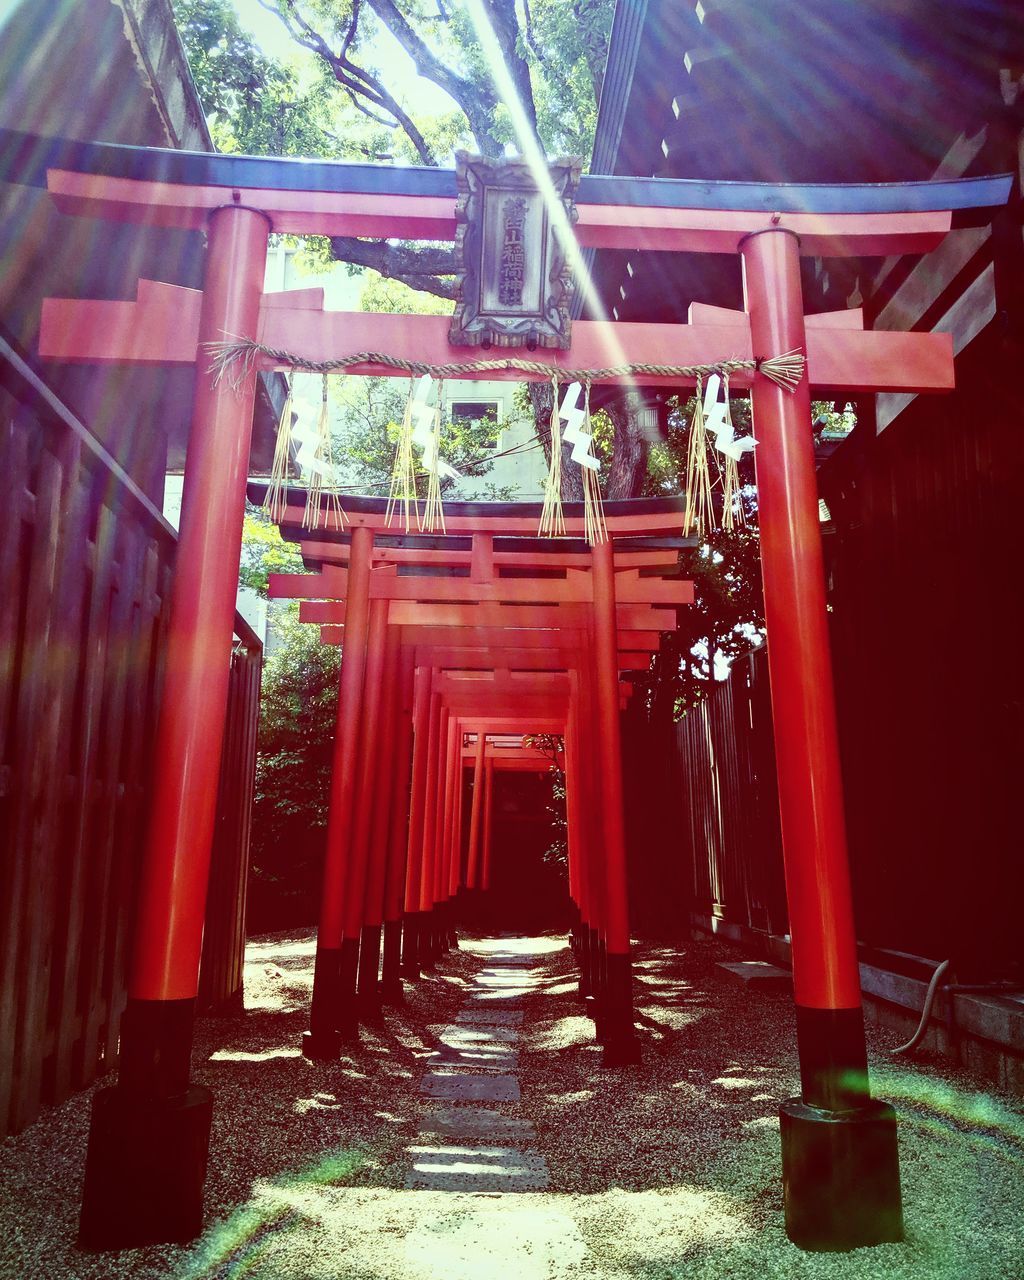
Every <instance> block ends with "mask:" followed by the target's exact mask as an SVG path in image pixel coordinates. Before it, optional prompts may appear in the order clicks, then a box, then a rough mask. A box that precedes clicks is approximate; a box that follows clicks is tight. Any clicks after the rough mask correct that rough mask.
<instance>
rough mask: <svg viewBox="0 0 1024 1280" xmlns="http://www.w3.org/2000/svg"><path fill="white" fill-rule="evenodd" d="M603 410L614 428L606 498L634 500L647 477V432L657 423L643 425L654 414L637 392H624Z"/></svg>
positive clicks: (649, 444)
mask: <svg viewBox="0 0 1024 1280" xmlns="http://www.w3.org/2000/svg"><path fill="white" fill-rule="evenodd" d="M605 410H606V412H607V414H608V416H609V417H610V418H611V420H612V425H613V426H614V428H615V445H614V449H613V451H612V469H611V475H610V476H609V478H608V492H607V494H606V495H605V496H606V497H608V498H611V499H616V498H635V497H637V496H638V494H639V493H640V491H641V489H642V488H643V483H644V478H645V476H646V475H647V455H648V453H649V451H650V447H651V441H650V439H649V438H648V435H647V430H648V429H653V430H654V431H656V430H657V424H656V422H655V424H654V426H653V428H649V427H648V424H647V423H646V422H645V419H646V418H647V417H649V416H652V414H653V411H652V410H650V409H648V408H646V407H645V405H644V401H643V397H642V396H641V395H640V393H639V392H637V391H624V392H622V393H621V394H618V395H616V396H614V397H613V398H612V399H611V400H609V401H608V403H607V404H606V405H605Z"/></svg>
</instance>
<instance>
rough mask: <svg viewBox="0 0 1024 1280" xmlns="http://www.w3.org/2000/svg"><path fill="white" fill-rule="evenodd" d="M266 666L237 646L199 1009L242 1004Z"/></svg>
mask: <svg viewBox="0 0 1024 1280" xmlns="http://www.w3.org/2000/svg"><path fill="white" fill-rule="evenodd" d="M252 639H253V640H255V636H253V637H252ZM262 667H263V651H262V648H261V647H260V645H259V643H258V642H256V643H255V644H253V643H251V642H250V643H248V644H247V643H243V642H239V643H237V644H236V645H235V648H234V652H233V653H232V655H231V684H230V689H229V692H228V718H227V725H226V726H225V731H224V749H223V753H222V755H221V765H220V782H219V786H218V793H217V824H216V827H215V829H214V837H213V857H212V859H211V863H210V888H209V892H208V895H207V902H206V920H207V926H206V932H205V933H204V934H203V961H202V968H201V969H200V973H199V1008H200V1010H206V1009H214V1010H220V1009H224V1008H227V1007H231V1006H233V1005H234V1006H240V1005H241V1002H242V965H243V963H244V960H245V891H246V882H247V880H248V876H249V828H250V821H251V818H252V797H253V785H254V783H255V779H256V730H257V727H258V723H259V710H260V675H261V673H262Z"/></svg>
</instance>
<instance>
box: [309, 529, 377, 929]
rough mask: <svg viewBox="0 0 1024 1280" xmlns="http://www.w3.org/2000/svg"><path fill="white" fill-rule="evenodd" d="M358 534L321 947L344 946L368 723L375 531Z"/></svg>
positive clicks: (322, 904)
mask: <svg viewBox="0 0 1024 1280" xmlns="http://www.w3.org/2000/svg"><path fill="white" fill-rule="evenodd" d="M357 535H358V536H357ZM357 535H356V534H354V535H353V559H352V582H351V584H350V588H349V598H348V621H347V625H346V629H345V630H346V636H345V648H344V652H343V655H342V662H341V679H340V685H339V696H338V716H337V721H336V724H335V730H334V764H333V768H332V771H331V794H330V802H329V806H328V813H327V852H326V856H325V858H324V874H323V892H322V896H321V900H320V927H319V929H318V930H317V946H318V947H329V948H331V949H332V950H333V949H336V948H338V947H340V946H341V941H342V938H343V936H344V933H345V927H346V907H347V901H348V894H349V890H350V886H351V883H352V877H351V871H350V859H351V856H352V854H351V849H352V836H353V827H354V822H355V804H356V788H357V782H358V778H359V734H360V729H361V727H362V707H363V689H364V675H365V671H366V655H367V643H368V633H369V613H370V601H369V577H370V557H371V554H372V550H373V534H372V533H368V531H365V530H358V531H357Z"/></svg>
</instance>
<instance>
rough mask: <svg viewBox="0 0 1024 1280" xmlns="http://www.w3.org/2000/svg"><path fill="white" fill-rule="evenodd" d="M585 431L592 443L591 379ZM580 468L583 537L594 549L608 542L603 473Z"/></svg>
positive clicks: (585, 400) (586, 389) (586, 386)
mask: <svg viewBox="0 0 1024 1280" xmlns="http://www.w3.org/2000/svg"><path fill="white" fill-rule="evenodd" d="M583 431H584V433H585V434H586V435H587V436H589V437H590V439H591V443H592V442H593V437H594V433H593V430H592V429H591V422H590V379H589V378H588V379H587V380H586V382H585V383H584V384H583ZM590 456H593V455H590ZM595 461H597V460H596V459H595ZM580 467H581V470H582V472H583V535H584V537H585V538H586V540H587V542H589V543H590V545H591V546H592V547H593V546H596V544H597V543H599V542H607V541H608V524H607V522H606V520H605V518H604V499H603V498H602V496H601V472H600V468H599V467H591V466H587V465H586V464H585V463H583V462H582V461H581V463H580Z"/></svg>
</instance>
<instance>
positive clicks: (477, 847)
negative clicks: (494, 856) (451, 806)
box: [466, 729, 487, 890]
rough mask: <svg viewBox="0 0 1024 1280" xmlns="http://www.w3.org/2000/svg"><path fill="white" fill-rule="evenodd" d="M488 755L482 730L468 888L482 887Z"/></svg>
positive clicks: (472, 810) (475, 773)
mask: <svg viewBox="0 0 1024 1280" xmlns="http://www.w3.org/2000/svg"><path fill="white" fill-rule="evenodd" d="M486 754H487V735H486V734H485V733H484V731H483V730H482V729H481V730H480V731H479V732H478V733H477V735H476V754H475V756H474V758H473V799H472V803H471V805H470V810H469V860H468V863H467V866H466V888H467V889H470V890H474V889H479V888H480V887H481V881H482V877H481V875H480V861H481V858H480V854H481V848H482V840H481V836H480V833H481V825H482V822H483V807H484V804H483V789H484V757H485V755H486Z"/></svg>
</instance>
